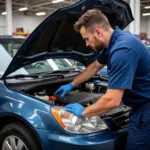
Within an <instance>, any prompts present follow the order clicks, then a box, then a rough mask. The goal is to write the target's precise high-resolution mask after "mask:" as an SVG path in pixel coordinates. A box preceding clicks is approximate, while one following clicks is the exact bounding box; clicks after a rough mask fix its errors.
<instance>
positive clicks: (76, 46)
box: [0, 0, 133, 150]
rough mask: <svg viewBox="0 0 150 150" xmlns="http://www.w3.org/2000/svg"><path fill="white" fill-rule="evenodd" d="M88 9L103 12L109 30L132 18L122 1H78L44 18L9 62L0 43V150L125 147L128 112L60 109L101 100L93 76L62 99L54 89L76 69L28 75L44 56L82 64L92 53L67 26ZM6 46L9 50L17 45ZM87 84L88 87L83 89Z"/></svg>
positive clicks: (115, 149)
mask: <svg viewBox="0 0 150 150" xmlns="http://www.w3.org/2000/svg"><path fill="white" fill-rule="evenodd" d="M91 8H97V9H100V10H101V11H102V12H103V13H105V14H106V16H107V17H108V19H109V21H110V24H111V26H112V27H115V26H116V25H117V26H119V27H120V28H121V29H124V28H125V27H126V26H127V25H128V24H129V23H130V22H131V21H132V20H133V17H132V13H131V10H130V7H129V6H128V4H126V3H125V2H124V1H122V0H119V1H118V0H111V1H106V0H81V1H78V2H77V3H75V4H73V5H71V6H68V7H65V8H61V9H58V10H57V11H55V12H54V13H53V14H51V15H50V16H49V17H48V18H47V19H46V20H44V22H42V23H41V24H40V25H39V26H38V27H37V28H36V29H35V31H34V32H33V33H32V34H31V35H30V36H29V37H28V38H27V40H26V41H25V42H24V43H23V45H22V46H21V47H20V48H19V50H18V51H17V53H16V55H15V56H14V58H13V60H12V61H11V58H10V56H9V55H8V53H7V52H6V47H5V45H3V43H0V49H1V51H0V53H1V55H0V57H1V59H0V61H1V63H0V66H1V67H0V68H2V69H1V70H0V75H1V81H0V122H1V123H0V149H2V150H16V149H17V150H59V149H66V150H70V149H71V150H76V149H78V150H91V149H93V150H100V149H102V150H106V149H107V150H108V149H109V150H120V149H121V150H122V149H124V148H125V143H126V136H127V134H128V133H127V127H128V124H129V118H128V117H129V112H130V108H129V107H127V106H125V105H124V104H123V103H122V104H121V105H120V106H119V107H118V108H116V109H114V110H112V111H110V112H108V113H106V114H104V115H101V116H93V117H85V118H78V117H77V116H75V115H73V114H71V113H69V112H67V111H66V110H65V105H67V104H69V103H73V102H78V103H80V104H82V105H84V106H88V105H90V104H92V103H94V102H95V101H96V100H97V99H98V98H99V97H101V96H102V95H103V94H104V92H98V91H99V88H100V87H99V86H98V85H97V86H96V85H94V86H93V83H94V81H95V80H98V78H96V77H95V78H94V77H93V78H92V79H91V80H90V81H87V82H85V83H83V84H81V85H80V86H79V87H76V88H75V89H74V90H73V91H71V92H69V93H68V94H66V95H65V96H64V97H63V98H62V97H60V95H56V96H53V93H54V92H55V91H56V89H58V87H59V86H60V85H63V84H66V83H69V82H70V81H72V80H73V79H74V78H75V77H76V76H77V75H78V74H79V73H80V72H79V71H78V70H69V69H68V70H55V71H50V70H49V69H47V71H46V70H44V71H43V72H42V71H41V72H38V73H33V72H32V71H31V70H32V67H33V69H35V68H34V66H35V65H31V64H34V63H37V62H41V61H42V60H45V59H50V58H52V59H57V58H66V59H72V60H75V61H78V62H80V63H82V64H83V65H85V66H86V65H87V61H88V60H89V59H90V58H91V56H92V55H93V51H92V50H91V49H89V48H87V47H86V45H85V42H84V41H83V40H82V38H81V36H80V35H79V34H78V33H76V32H75V31H74V29H73V24H74V23H75V21H76V20H77V19H78V17H79V16H80V15H81V14H83V13H84V12H85V11H86V10H87V9H91ZM16 44H17V43H16ZM8 47H11V49H15V47H17V45H15V43H14V45H8ZM10 61H11V62H10ZM9 63H10V64H9ZM8 64H9V66H8ZM6 67H7V68H6ZM28 69H30V72H28ZM89 85H90V86H89ZM91 85H92V87H93V89H91V88H89V87H91Z"/></svg>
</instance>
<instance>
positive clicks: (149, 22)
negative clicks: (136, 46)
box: [140, 16, 150, 38]
mask: <svg viewBox="0 0 150 150" xmlns="http://www.w3.org/2000/svg"><path fill="white" fill-rule="evenodd" d="M140 32H145V33H147V37H148V38H150V17H149V16H147V17H143V16H141V24H140Z"/></svg>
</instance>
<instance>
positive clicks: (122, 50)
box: [97, 27, 150, 107]
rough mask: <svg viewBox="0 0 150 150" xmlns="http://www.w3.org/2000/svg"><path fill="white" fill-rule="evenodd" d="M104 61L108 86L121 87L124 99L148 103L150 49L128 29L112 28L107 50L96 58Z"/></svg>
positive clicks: (149, 99)
mask: <svg viewBox="0 0 150 150" xmlns="http://www.w3.org/2000/svg"><path fill="white" fill-rule="evenodd" d="M97 60H98V61H99V63H101V64H107V67H108V75H109V79H108V89H124V90H125V92H124V95H123V102H124V103H125V104H126V105H128V106H133V107H136V106H137V107H138V106H139V105H141V104H142V103H145V102H150V51H149V50H148V49H147V48H146V46H145V45H144V44H143V43H141V42H140V41H139V40H138V39H137V38H136V37H135V36H134V35H132V34H131V33H130V32H127V31H122V30H120V29H119V28H118V27H116V28H115V30H114V32H113V34H112V36H111V39H110V42H109V45H108V49H107V50H103V51H102V53H101V55H99V57H98V58H97Z"/></svg>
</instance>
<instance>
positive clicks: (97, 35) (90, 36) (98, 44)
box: [80, 26, 104, 52]
mask: <svg viewBox="0 0 150 150" xmlns="http://www.w3.org/2000/svg"><path fill="white" fill-rule="evenodd" d="M80 34H81V36H82V38H83V39H84V40H85V43H86V46H87V47H90V48H92V49H93V50H95V51H96V52H98V51H101V49H103V48H104V42H103V38H102V35H101V32H99V31H98V30H97V29H95V30H94V32H90V31H89V30H86V28H85V27H84V26H82V27H81V29H80Z"/></svg>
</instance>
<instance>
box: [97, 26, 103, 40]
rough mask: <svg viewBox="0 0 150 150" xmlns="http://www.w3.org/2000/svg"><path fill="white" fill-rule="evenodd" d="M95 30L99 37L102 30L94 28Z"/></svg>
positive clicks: (101, 34)
mask: <svg viewBox="0 0 150 150" xmlns="http://www.w3.org/2000/svg"><path fill="white" fill-rule="evenodd" d="M95 31H96V33H97V35H98V37H100V38H101V37H102V36H103V32H102V30H101V29H100V28H96V29H95Z"/></svg>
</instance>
